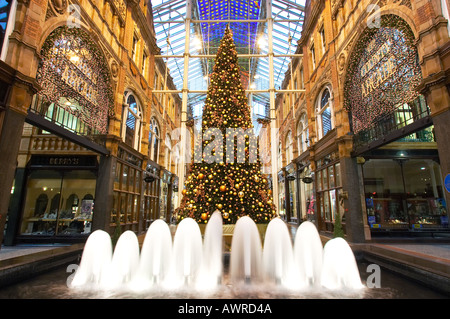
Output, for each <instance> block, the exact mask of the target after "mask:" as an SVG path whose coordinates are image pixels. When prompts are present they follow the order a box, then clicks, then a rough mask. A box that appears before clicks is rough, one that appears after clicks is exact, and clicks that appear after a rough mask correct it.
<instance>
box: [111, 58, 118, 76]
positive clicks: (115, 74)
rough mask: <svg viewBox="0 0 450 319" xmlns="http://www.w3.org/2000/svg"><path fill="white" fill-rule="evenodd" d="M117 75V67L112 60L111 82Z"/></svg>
mask: <svg viewBox="0 0 450 319" xmlns="http://www.w3.org/2000/svg"><path fill="white" fill-rule="evenodd" d="M118 75H119V65H118V64H117V62H116V61H115V60H113V61H112V62H111V76H112V78H113V80H116V79H117V76H118Z"/></svg>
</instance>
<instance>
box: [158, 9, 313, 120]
mask: <svg viewBox="0 0 450 319" xmlns="http://www.w3.org/2000/svg"><path fill="white" fill-rule="evenodd" d="M151 3H152V7H153V19H154V25H155V32H156V40H157V45H158V47H159V48H160V49H161V55H168V56H172V57H170V58H164V62H165V63H166V64H167V67H168V69H169V73H170V75H171V76H172V78H173V80H174V84H175V86H176V88H177V89H178V90H181V89H182V88H183V75H184V60H183V54H184V50H185V39H186V27H185V23H184V19H185V18H186V3H187V1H181V0H152V1H151ZM304 4H305V0H278V1H272V18H273V19H274V20H273V21H274V23H273V32H272V39H273V46H272V48H273V52H274V54H275V56H274V59H273V63H274V87H275V89H280V88H281V84H282V82H283V80H284V76H285V72H286V71H287V70H288V68H289V64H290V61H291V57H288V56H279V55H287V54H294V53H295V50H296V45H297V41H298V40H299V39H300V36H301V31H302V26H303V21H304ZM266 18H267V12H266V1H264V0H192V11H191V19H192V20H194V22H193V23H191V27H190V34H189V37H190V47H189V51H190V52H189V53H190V55H191V57H190V59H189V69H188V70H189V71H188V83H189V84H188V89H189V90H190V91H206V90H207V89H208V75H209V74H210V73H211V72H212V68H213V65H214V57H201V58H195V55H202V56H205V55H207V56H208V55H215V54H216V52H217V48H218V46H219V42H220V40H221V39H222V37H223V34H224V30H225V27H226V25H227V24H229V26H230V28H231V30H232V31H233V36H234V40H235V43H236V48H237V51H238V54H241V55H242V54H246V55H247V56H244V57H239V65H240V70H241V79H242V84H243V86H244V88H246V89H252V90H268V89H269V58H268V57H267V54H268V53H269V48H268V30H267V22H266V21H265V19H266ZM202 20H205V21H207V22H201V21H202ZM219 20H220V21H222V20H227V21H225V22H215V21H219ZM230 20H231V21H230ZM234 20H240V21H237V22H233V21H234ZM242 20H247V21H242ZM248 20H255V21H254V22H253V21H248ZM168 22H170V23H168ZM252 54H259V55H263V57H251V56H248V55H252ZM277 55H278V56H277ZM174 56H175V57H174ZM193 56H194V57H193ZM205 97H206V94H205V93H189V95H188V103H189V104H190V105H191V107H192V108H193V110H194V117H200V116H201V110H202V108H203V100H204V98H205ZM250 102H251V104H252V108H253V112H254V113H258V114H257V115H261V116H267V115H268V114H267V112H268V106H269V93H268V92H255V93H253V94H252V97H251V99H250Z"/></svg>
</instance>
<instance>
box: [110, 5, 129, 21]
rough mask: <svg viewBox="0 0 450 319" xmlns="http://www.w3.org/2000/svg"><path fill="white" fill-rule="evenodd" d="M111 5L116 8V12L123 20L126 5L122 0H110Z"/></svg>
mask: <svg viewBox="0 0 450 319" xmlns="http://www.w3.org/2000/svg"><path fill="white" fill-rule="evenodd" d="M111 3H112V5H113V6H114V7H115V8H116V10H117V14H118V16H119V17H120V19H121V20H122V21H125V15H126V11H127V5H126V4H125V1H124V0H111Z"/></svg>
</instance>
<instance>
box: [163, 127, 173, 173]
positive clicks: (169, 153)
mask: <svg viewBox="0 0 450 319" xmlns="http://www.w3.org/2000/svg"><path fill="white" fill-rule="evenodd" d="M164 144H165V146H166V150H165V155H164V167H165V168H166V169H167V170H168V171H170V168H171V167H170V166H171V162H172V141H171V140H170V135H169V134H166V139H165V143H164Z"/></svg>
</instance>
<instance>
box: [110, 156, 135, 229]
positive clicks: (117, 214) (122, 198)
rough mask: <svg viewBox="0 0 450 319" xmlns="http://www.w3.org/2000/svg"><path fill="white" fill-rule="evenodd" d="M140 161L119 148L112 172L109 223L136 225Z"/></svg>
mask: <svg viewBox="0 0 450 319" xmlns="http://www.w3.org/2000/svg"><path fill="white" fill-rule="evenodd" d="M141 163H142V161H141V160H140V159H139V158H137V157H136V156H134V155H132V154H131V153H128V152H126V151H125V150H123V149H121V148H119V152H118V158H117V163H116V171H115V174H114V192H113V210H112V213H111V225H112V226H114V225H116V224H117V222H118V221H120V223H121V224H128V225H137V224H138V222H139V210H140V203H141V197H142V196H141V189H142V178H141V174H142V169H141Z"/></svg>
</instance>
